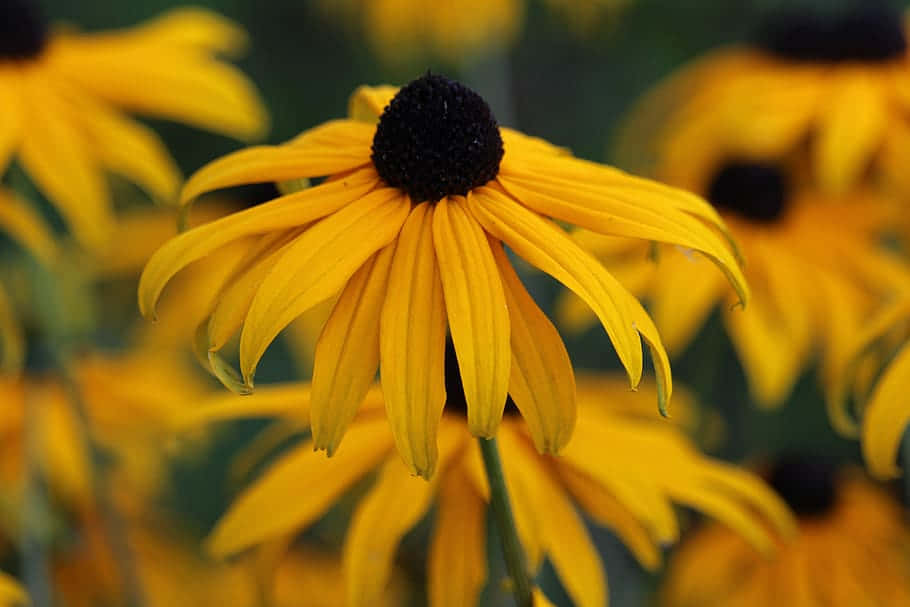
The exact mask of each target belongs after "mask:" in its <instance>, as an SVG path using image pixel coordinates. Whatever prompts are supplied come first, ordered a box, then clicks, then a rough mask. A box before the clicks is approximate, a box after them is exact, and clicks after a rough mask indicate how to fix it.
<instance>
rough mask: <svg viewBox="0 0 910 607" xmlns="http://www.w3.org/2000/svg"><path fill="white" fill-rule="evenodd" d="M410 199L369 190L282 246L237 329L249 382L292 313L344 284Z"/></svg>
mask: <svg viewBox="0 0 910 607" xmlns="http://www.w3.org/2000/svg"><path fill="white" fill-rule="evenodd" d="M410 206H411V204H410V202H409V201H408V200H407V198H406V197H402V196H401V195H400V194H399V192H398V191H397V190H393V189H389V188H385V189H381V190H378V191H376V192H373V193H370V194H367V195H366V196H364V197H363V198H362V199H360V200H358V201H355V202H352V203H351V204H349V205H347V206H346V207H344V208H343V209H341V210H339V211H337V212H335V213H333V214H332V215H330V216H328V217H326V218H325V219H323V220H321V221H320V222H319V223H317V224H316V225H314V226H312V227H311V228H309V229H308V230H307V231H306V232H304V233H303V235H302V236H300V237H298V238H297V239H296V240H294V241H293V243H291V245H290V246H289V247H288V248H287V249H286V250H285V251H284V253H283V254H282V255H281V258H280V259H279V260H278V262H277V263H276V264H275V265H274V266H273V267H272V269H271V271H270V272H269V274H268V275H267V276H266V277H265V279H264V280H263V281H262V284H261V285H260V287H259V290H258V291H257V292H256V296H255V297H254V298H253V301H252V303H251V304H250V310H249V312H248V313H247V316H246V319H245V320H244V323H243V330H242V332H241V334H240V370H241V373H242V374H243V378H244V381H245V382H246V383H247V385H250V386H252V385H253V375H254V373H255V372H256V365H257V364H258V363H259V359H260V358H261V357H262V354H263V353H264V352H265V349H266V347H268V345H269V344H270V343H271V342H272V340H273V339H275V337H276V336H277V335H278V333H279V332H281V330H282V329H284V328H285V327H286V326H288V325H289V324H290V323H291V322H292V321H293V320H294V319H295V318H297V317H298V316H300V315H301V314H303V313H304V312H306V311H307V310H308V309H310V308H312V307H313V306H315V305H316V304H318V303H319V302H321V301H323V300H325V299H328V298H329V297H331V296H332V295H335V294H336V293H337V292H338V291H340V290H341V289H342V287H343V286H344V284H345V283H346V282H347V281H348V279H349V278H350V277H351V275H353V274H354V272H356V271H357V269H358V268H360V266H362V265H363V264H364V263H365V262H366V260H367V259H369V258H370V257H371V256H372V255H373V253H375V252H376V251H378V250H379V249H381V248H383V247H384V246H386V245H387V244H389V243H390V242H391V241H392V240H393V239H394V238H395V237H396V236H397V235H398V231H399V230H400V229H401V225H402V224H403V223H404V220H405V218H406V217H407V213H408V210H409V209H410Z"/></svg>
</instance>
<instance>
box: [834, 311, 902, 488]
mask: <svg viewBox="0 0 910 607" xmlns="http://www.w3.org/2000/svg"><path fill="white" fill-rule="evenodd" d="M908 329H910V299H907V298H904V299H901V300H898V301H895V302H893V303H892V304H891V305H889V306H886V307H885V308H883V309H882V310H880V311H879V312H878V313H877V314H876V315H875V316H874V317H873V318H871V319H870V320H869V322H868V323H867V324H866V325H865V326H864V327H863V331H862V332H861V333H859V334H858V335H857V336H856V338H855V339H854V341H853V343H852V347H851V348H850V355H849V356H848V357H847V358H846V359H845V360H844V361H843V363H844V364H843V366H842V367H841V368H840V369H838V371H839V372H840V380H841V381H840V384H839V386H838V390H837V391H836V392H835V393H834V395H832V406H833V407H834V408H836V409H837V410H838V411H839V412H840V414H841V415H843V416H844V417H846V418H848V419H852V418H853V417H858V418H859V419H860V421H861V427H862V434H861V438H862V447H863V455H864V456H865V459H866V465H867V466H868V469H869V472H870V473H871V474H872V475H873V476H875V477H878V478H886V479H887V478H894V477H896V476H899V475H900V474H901V466H899V465H898V454H899V452H900V449H901V443H902V438H903V436H904V432H905V431H906V429H907V425H908V424H910V407H908V406H907V399H906V395H907V386H908V383H910V345H908V343H910V342H908V336H910V330H908ZM882 361H887V364H886V365H884V371H883V372H882V373H881V376H880V377H876V374H877V373H878V371H879V369H880V367H882V366H883V365H882ZM851 396H853V397H854V400H855V401H856V404H857V405H858V406H857V407H856V409H857V410H856V411H853V412H851V411H849V408H848V406H849V405H850V401H851ZM851 413H853V414H854V415H853V416H851Z"/></svg>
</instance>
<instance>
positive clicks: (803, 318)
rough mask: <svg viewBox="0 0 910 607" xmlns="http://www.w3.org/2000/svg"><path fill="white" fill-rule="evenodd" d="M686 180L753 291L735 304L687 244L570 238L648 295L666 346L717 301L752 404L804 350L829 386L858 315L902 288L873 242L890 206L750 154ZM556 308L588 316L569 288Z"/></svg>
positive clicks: (688, 336) (904, 279)
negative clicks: (828, 190)
mask: <svg viewBox="0 0 910 607" xmlns="http://www.w3.org/2000/svg"><path fill="white" fill-rule="evenodd" d="M693 171H694V169H693ZM687 181H688V182H695V183H696V185H695V188H696V191H697V192H701V193H704V194H705V195H706V196H707V198H708V199H709V200H711V202H712V203H713V204H714V205H715V206H716V207H717V209H718V211H719V212H720V213H721V216H722V217H723V219H724V221H725V222H726V223H727V225H728V226H729V228H730V233H731V234H732V235H733V237H734V238H735V239H736V241H737V243H738V244H739V247H740V251H741V252H742V255H743V258H744V259H745V276H746V278H747V280H748V281H749V284H750V285H751V287H752V294H753V297H752V299H751V300H750V302H749V305H748V307H747V308H746V309H745V310H740V309H737V307H736V306H735V303H736V300H735V297H734V296H733V294H732V293H731V292H730V290H729V289H728V288H727V284H726V281H725V280H724V278H723V276H722V275H721V274H718V273H717V272H715V271H713V270H712V268H710V267H709V266H710V264H709V263H708V262H707V261H706V260H705V259H704V258H702V257H701V256H700V255H698V254H692V253H690V252H688V251H685V250H681V249H679V248H674V247H662V248H661V249H659V250H658V251H657V254H656V256H655V255H654V254H653V251H651V250H650V249H648V247H647V246H646V245H643V244H641V243H639V242H636V241H632V240H629V239H619V238H606V237H604V236H600V235H597V234H592V233H590V232H581V233H579V234H578V235H577V236H576V238H577V240H578V242H579V244H581V245H582V246H583V247H585V248H586V249H588V250H590V251H592V252H593V253H594V254H595V255H596V256H597V257H598V258H599V259H601V260H602V261H604V262H605V264H606V265H607V267H608V268H610V269H611V270H613V269H615V271H616V274H617V275H618V276H619V277H620V279H621V280H624V281H625V280H628V282H624V283H623V284H626V285H627V286H629V287H630V288H631V289H632V291H633V292H635V293H637V294H641V295H644V296H645V297H647V298H648V299H649V300H650V302H651V304H652V308H651V310H652V313H653V315H654V321H655V324H656V325H657V328H658V330H659V331H660V334H661V336H662V337H663V338H664V342H665V344H666V345H667V348H668V349H669V350H670V352H671V353H679V352H681V351H682V350H683V349H684V348H685V347H686V346H687V345H688V344H689V343H690V342H691V341H692V339H693V338H694V337H695V335H696V334H697V332H698V330H699V329H700V328H701V327H702V325H703V324H704V322H705V321H706V320H707V318H708V316H709V315H710V313H711V311H712V310H713V309H715V308H719V309H720V311H721V314H722V315H723V320H724V323H725V326H726V329H727V333H728V334H729V336H730V339H731V340H732V342H733V345H734V347H735V349H736V352H737V354H738V355H739V359H740V361H741V363H742V365H743V367H744V370H745V373H746V376H747V378H748V380H749V385H750V389H751V393H752V397H753V398H754V399H755V401H756V402H757V403H758V404H760V405H762V406H776V405H779V404H780V403H782V402H783V401H784V400H785V399H786V398H787V396H788V395H789V394H790V392H791V390H792V388H793V385H794V383H795V382H796V380H797V379H798V377H799V375H800V374H801V373H802V372H803V371H804V370H805V369H806V367H808V366H809V364H810V362H811V361H812V360H813V358H814V357H815V354H816V352H819V353H820V354H821V358H822V363H823V369H822V371H823V380H824V383H825V385H826V387H827V388H828V390H832V389H833V387H834V385H835V384H836V382H837V381H838V375H839V373H838V372H837V369H839V368H840V367H841V366H842V364H843V361H844V359H845V357H846V356H848V355H849V349H850V345H851V343H852V341H853V340H854V339H855V337H856V334H857V333H859V331H860V330H861V328H862V326H863V324H864V323H865V322H866V319H867V318H868V316H869V314H871V313H872V312H873V311H874V310H875V309H876V307H877V306H879V305H881V304H882V303H883V302H884V301H886V300H887V299H888V298H889V297H893V296H895V294H897V293H900V292H903V291H905V290H906V289H908V288H910V272H908V270H907V268H906V265H905V264H904V263H903V261H902V260H901V259H900V258H899V257H898V256H896V255H894V254H892V253H890V252H888V251H886V250H884V249H883V248H882V247H881V245H880V242H879V240H880V238H881V234H882V233H883V232H884V231H886V230H888V229H889V228H892V227H893V225H894V222H895V221H896V219H897V211H898V210H899V208H898V206H897V205H895V204H894V203H893V201H892V200H890V199H885V198H882V197H880V196H877V195H875V194H873V193H872V192H870V191H868V190H857V191H854V192H853V193H851V194H850V195H844V196H832V195H826V194H822V193H820V192H818V191H817V190H813V189H812V188H811V187H808V186H806V185H804V184H800V183H799V182H797V183H793V182H794V181H796V180H794V179H792V178H791V176H788V175H785V174H784V173H783V171H782V170H781V169H779V168H777V167H775V166H774V165H769V164H761V163H755V162H741V161H731V162H729V163H728V164H725V165H721V166H720V168H719V169H718V170H717V172H716V174H715V175H713V176H711V175H710V174H708V175H707V176H702V175H693V176H692V177H691V178H690V179H688V180H687ZM558 307H559V313H560V316H561V317H562V318H563V319H564V320H565V321H566V324H567V325H568V326H571V327H574V328H576V329H578V328H583V327H585V326H587V325H588V324H590V323H591V320H592V319H591V318H590V315H589V314H588V313H587V312H586V311H585V310H584V309H583V308H582V307H581V306H580V305H579V304H578V302H577V301H575V300H573V299H572V298H571V297H568V296H563V298H562V301H560V302H559V304H558ZM831 412H832V421H833V422H834V423H835V425H836V426H837V427H838V429H840V430H841V431H843V432H848V433H849V432H855V429H854V428H853V425H852V424H851V422H850V421H849V419H847V417H846V416H844V415H842V414H841V413H840V412H839V411H837V410H836V409H832V410H831Z"/></svg>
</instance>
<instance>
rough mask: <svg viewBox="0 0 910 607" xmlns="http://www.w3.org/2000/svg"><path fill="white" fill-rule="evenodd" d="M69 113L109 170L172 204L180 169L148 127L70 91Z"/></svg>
mask: <svg viewBox="0 0 910 607" xmlns="http://www.w3.org/2000/svg"><path fill="white" fill-rule="evenodd" d="M70 96H71V98H72V99H73V106H72V108H68V109H69V112H68V114H69V116H70V118H71V120H72V121H73V122H74V123H78V124H81V125H83V127H84V129H85V132H86V136H87V137H88V139H89V140H90V141H91V144H92V152H93V153H94V155H95V156H96V157H97V159H98V161H99V162H100V163H102V164H103V165H104V166H105V167H107V168H108V169H109V170H111V171H113V172H115V173H119V174H121V175H123V176H125V177H127V178H128V179H130V180H132V181H134V182H136V183H137V184H139V185H140V186H142V187H143V188H145V189H146V190H147V191H148V192H149V193H150V194H151V195H152V196H154V197H156V198H157V199H158V200H160V201H162V202H166V203H175V202H176V198H177V191H178V189H179V187H180V180H181V175H180V170H179V169H178V168H177V165H176V164H175V163H174V160H173V159H172V158H171V156H170V154H169V153H168V151H167V148H166V147H165V146H164V144H163V143H162V141H161V140H160V139H159V138H158V135H156V134H155V132H154V131H153V130H151V129H150V128H148V127H146V126H143V125H142V124H140V123H139V122H137V121H135V120H132V119H130V118H128V117H126V116H124V115H122V114H121V113H119V112H117V111H116V110H114V109H112V108H109V107H107V106H105V105H104V104H102V103H99V102H97V101H95V100H93V99H90V98H89V97H88V96H86V95H79V96H76V95H75V94H74V93H71V94H70Z"/></svg>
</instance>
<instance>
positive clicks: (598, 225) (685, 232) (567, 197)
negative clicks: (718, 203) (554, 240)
mask: <svg viewBox="0 0 910 607" xmlns="http://www.w3.org/2000/svg"><path fill="white" fill-rule="evenodd" d="M566 162H568V161H566ZM498 181H499V183H501V184H502V185H503V187H505V189H506V190H507V191H509V193H511V194H512V195H513V196H514V197H515V198H516V199H517V200H520V201H521V202H522V203H523V204H525V205H526V206H528V207H530V208H531V209H533V210H535V211H537V212H538V213H542V214H545V215H549V216H551V217H554V218H556V219H560V220H562V221H567V222H569V223H571V224H574V225H577V226H580V227H583V228H586V229H588V230H591V231H594V232H598V233H600V234H607V235H614V236H629V237H633V238H642V239H647V240H654V241H658V242H667V243H671V244H677V245H680V246H684V247H689V248H692V249H695V250H697V251H700V252H701V253H703V254H704V255H705V256H706V257H708V258H709V259H711V260H712V261H714V263H715V264H717V267H718V268H719V269H720V270H721V271H723V272H724V274H725V275H726V276H727V279H728V280H729V281H730V284H731V285H732V286H733V288H734V289H736V292H737V293H738V294H739V297H740V300H741V301H743V302H745V301H746V300H747V299H748V286H747V285H746V279H745V277H744V276H743V273H742V269H741V268H740V266H739V261H738V260H737V259H736V257H735V256H734V254H733V251H732V249H731V248H730V245H729V243H728V242H726V241H724V239H723V238H721V237H720V236H719V235H718V234H717V232H716V231H715V227H713V226H710V225H705V223H703V222H702V220H701V219H700V218H697V217H693V216H692V215H691V214H690V213H689V212H688V211H687V210H685V209H680V208H678V207H677V206H676V201H677V199H681V200H683V201H687V200H688V198H687V196H688V195H685V194H684V193H683V192H682V191H681V190H674V189H672V188H669V187H665V188H663V189H661V190H656V189H655V191H653V192H652V191H639V190H637V189H636V188H634V187H632V186H631V185H626V184H625V183H624V182H623V181H618V183H617V184H616V185H614V186H610V187H608V186H597V185H593V184H589V183H586V182H584V181H575V180H571V179H563V178H560V177H558V176H552V175H549V174H546V173H544V174H541V173H540V172H539V171H537V170H533V169H531V168H529V167H523V166H522V165H521V164H519V163H518V162H517V161H512V165H510V166H509V167H508V169H507V171H504V172H503V173H501V174H500V176H499V177H498ZM629 181H630V182H631V179H630V180H629ZM632 183H634V182H632ZM702 204H703V205H704V206H707V205H708V203H706V202H702Z"/></svg>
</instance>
